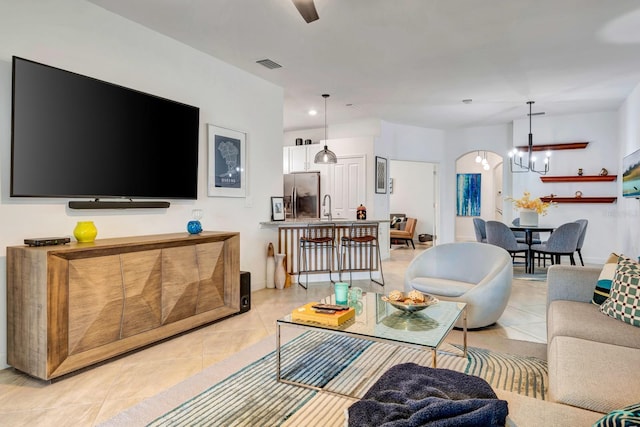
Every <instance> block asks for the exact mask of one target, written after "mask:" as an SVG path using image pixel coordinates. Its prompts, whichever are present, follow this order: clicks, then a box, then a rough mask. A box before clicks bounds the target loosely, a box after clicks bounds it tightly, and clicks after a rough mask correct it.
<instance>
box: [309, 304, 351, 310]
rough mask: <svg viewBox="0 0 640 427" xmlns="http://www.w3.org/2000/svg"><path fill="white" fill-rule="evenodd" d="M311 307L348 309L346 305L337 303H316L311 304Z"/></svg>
mask: <svg viewBox="0 0 640 427" xmlns="http://www.w3.org/2000/svg"><path fill="white" fill-rule="evenodd" d="M313 308H319V309H325V310H334V311H342V310H349V306H348V305H339V304H316V305H314V306H313Z"/></svg>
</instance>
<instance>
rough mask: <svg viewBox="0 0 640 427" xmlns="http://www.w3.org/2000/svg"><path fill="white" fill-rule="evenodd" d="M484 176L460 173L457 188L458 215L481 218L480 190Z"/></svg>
mask: <svg viewBox="0 0 640 427" xmlns="http://www.w3.org/2000/svg"><path fill="white" fill-rule="evenodd" d="M481 178H482V175H481V174H479V173H459V174H458V176H457V187H456V191H457V194H456V215H458V216H480V195H481V194H480V188H481V182H480V180H481Z"/></svg>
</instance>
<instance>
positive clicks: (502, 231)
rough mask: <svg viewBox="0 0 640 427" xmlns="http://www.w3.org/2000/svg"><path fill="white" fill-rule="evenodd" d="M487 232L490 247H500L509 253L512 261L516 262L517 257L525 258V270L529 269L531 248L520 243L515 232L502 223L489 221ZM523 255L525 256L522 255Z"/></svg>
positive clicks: (486, 225)
mask: <svg viewBox="0 0 640 427" xmlns="http://www.w3.org/2000/svg"><path fill="white" fill-rule="evenodd" d="M485 227H486V230H487V243H489V244H490V245H495V246H500V247H501V248H502V249H504V250H506V251H507V252H509V254H510V255H511V260H512V261H513V262H515V260H516V257H518V258H524V260H525V269H528V267H529V257H528V252H529V246H528V245H526V244H525V243H518V242H517V241H516V236H514V235H513V231H512V230H511V229H510V228H509V227H508V226H507V225H506V224H504V223H502V222H500V221H487V222H486V224H485ZM521 253H523V255H520V254H521Z"/></svg>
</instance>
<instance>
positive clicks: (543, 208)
mask: <svg viewBox="0 0 640 427" xmlns="http://www.w3.org/2000/svg"><path fill="white" fill-rule="evenodd" d="M507 200H509V201H511V202H512V203H513V206H514V207H516V208H518V209H530V210H532V211H536V212H537V213H538V214H539V215H546V214H547V209H549V206H554V205H556V203H554V202H543V201H542V200H540V198H539V197H536V198H535V199H531V193H529V192H528V191H525V192H524V195H523V196H522V197H521V198H519V199H514V198H511V197H508V198H507Z"/></svg>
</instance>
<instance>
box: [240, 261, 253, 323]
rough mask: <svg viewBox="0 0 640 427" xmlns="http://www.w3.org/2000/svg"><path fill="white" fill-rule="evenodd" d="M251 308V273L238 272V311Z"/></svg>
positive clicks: (241, 311)
mask: <svg viewBox="0 0 640 427" xmlns="http://www.w3.org/2000/svg"><path fill="white" fill-rule="evenodd" d="M249 310H251V273H250V272H248V271H241V272H240V313H246V312H247V311H249Z"/></svg>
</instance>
